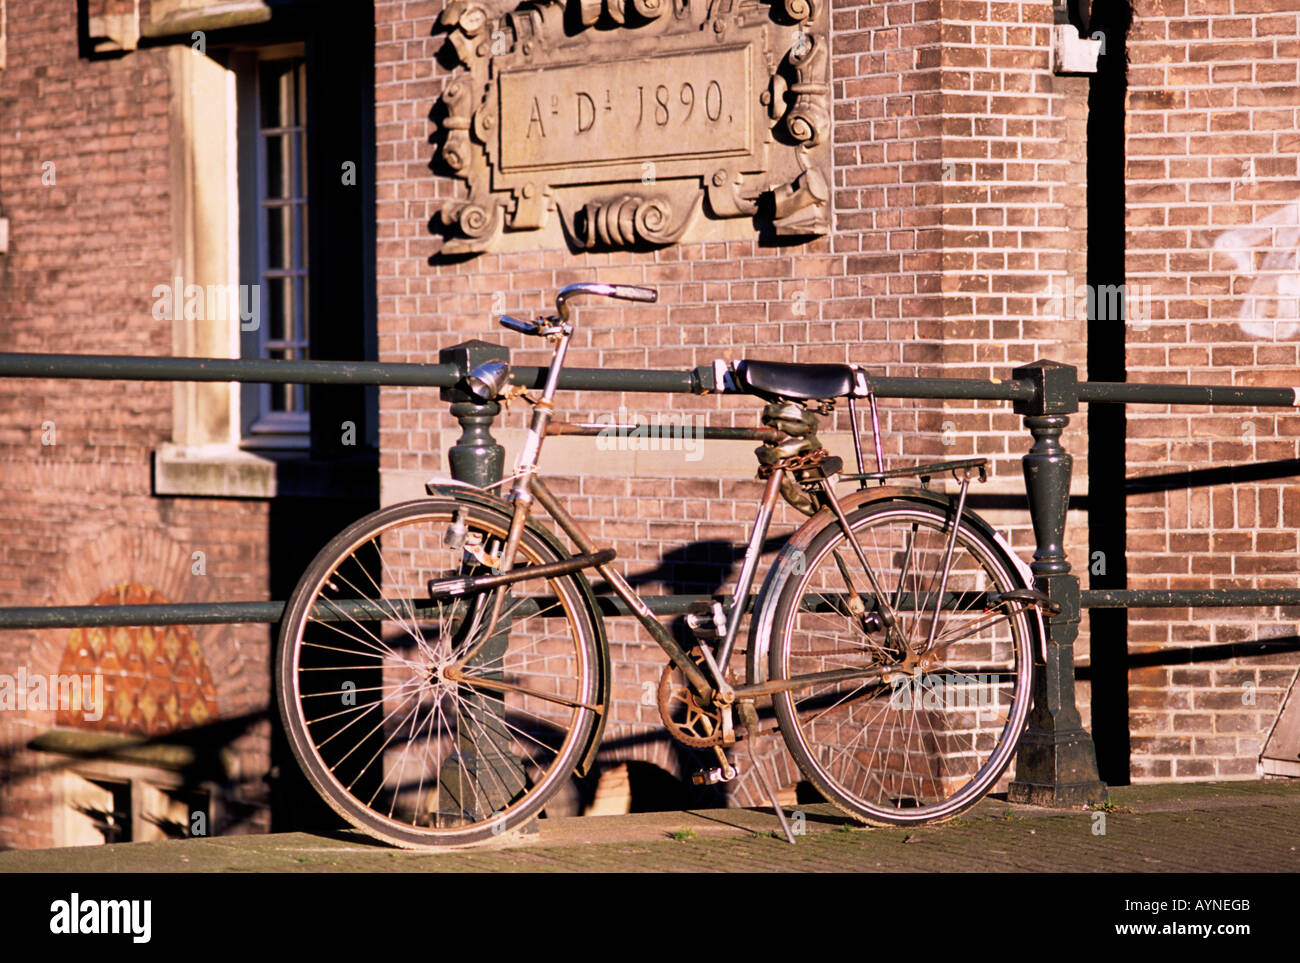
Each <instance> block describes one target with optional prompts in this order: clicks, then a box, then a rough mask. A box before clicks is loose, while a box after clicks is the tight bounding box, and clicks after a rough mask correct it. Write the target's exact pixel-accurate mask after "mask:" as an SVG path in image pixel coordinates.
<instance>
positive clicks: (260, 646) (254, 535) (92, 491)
mask: <svg viewBox="0 0 1300 963" xmlns="http://www.w3.org/2000/svg"><path fill="white" fill-rule="evenodd" d="M7 15H8V16H7V51H6V53H7V58H6V66H5V69H4V70H3V71H0V215H2V216H4V217H7V218H8V219H9V235H10V239H9V253H8V254H7V255H5V256H3V257H0V265H2V266H0V351H26V352H72V353H85V354H139V355H170V354H171V352H172V332H171V322H169V321H158V320H156V319H155V318H154V316H153V313H152V310H151V309H152V303H153V302H152V291H153V288H154V285H156V284H165V283H169V280H170V278H171V276H172V264H171V257H172V247H171V241H172V238H171V212H170V206H169V204H170V200H169V196H168V137H169V129H168V93H169V91H168V75H167V59H166V58H167V53H166V50H165V49H152V50H137V51H135V52H133V53H130V54H129V55H127V56H123V57H120V58H111V59H99V60H87V59H83V58H79V57H78V50H77V24H76V5H75V4H46V3H40V2H36V0H10V2H9V3H8V4H7ZM171 407H172V386H171V385H170V384H167V383H143V382H136V383H126V382H111V381H110V382H89V381H82V382H74V381H54V380H44V379H42V380H12V379H4V380H0V605H71V604H78V605H84V604H87V603H89V602H90V601H91V600H92V599H93V598H94V597H95V596H96V595H98V594H99V593H100V592H101V591H102V590H104V589H106V588H108V587H110V586H112V585H115V584H118V583H121V582H135V583H140V584H143V585H148V586H151V587H153V588H154V589H155V590H158V591H160V592H161V594H162V595H163V596H164V597H166V599H167V600H168V601H173V602H187V601H201V600H208V599H213V600H217V599H228V600H237V599H240V600H242V599H264V598H268V597H269V596H268V592H267V510H266V505H265V504H264V503H256V502H236V501H216V500H212V501H209V500H195V499H157V498H154V497H153V496H152V495H151V494H150V491H151V477H150V458H151V454H152V451H153V449H154V448H155V447H156V446H157V445H159V444H160V443H162V442H164V441H166V440H168V439H169V438H170V432H171V417H172V416H171ZM51 441H52V442H53V444H48V443H43V442H51ZM195 551H202V552H204V556H205V569H206V573H207V574H206V575H204V576H202V577H199V576H194V575H192V574H191V573H192V570H193V564H194V559H193V557H192V553H193V552H195ZM195 634H196V636H197V638H198V639H199V640H200V642H201V644H202V646H203V648H204V652H205V655H206V659H207V663H208V666H209V668H210V669H211V670H212V672H213V675H214V678H215V680H216V684H217V695H218V707H219V710H220V712H221V714H222V716H223V717H226V718H234V717H237V716H242V715H245V714H249V713H252V714H257V713H260V712H262V711H264V710H265V708H266V706H267V704H268V696H269V669H268V665H267V661H268V659H269V656H270V648H269V634H268V629H267V628H266V627H265V626H213V627H207V628H200V629H195ZM69 635H70V633H69V632H44V633H35V632H12V631H10V632H3V633H0V672H5V673H8V674H11V675H12V674H14V673H15V672H16V670H17V668H18V667H19V666H22V667H25V669H26V671H27V672H28V673H51V672H58V671H59V662H60V657H61V655H62V654H63V651H64V648H65V647H66V645H67V642H68V639H69ZM52 724H53V713H30V712H29V713H20V712H14V711H7V712H3V713H0V848H3V847H31V846H48V845H53V843H54V841H55V839H54V836H53V824H52V812H51V803H52V797H51V787H52V781H51V774H52V772H53V767H54V764H53V762H52V760H51V757H50V756H49V755H48V754H44V753H35V752H31V751H27V750H25V749H24V748H23V747H24V746H25V745H26V744H27V743H28V742H29V741H30V740H31V739H32V738H33V737H34V736H36V735H37V734H38V733H40V732H41V731H43V730H45V729H47V728H49V727H50V726H51V725H52ZM250 725H251V728H250V729H249V731H248V734H247V735H245V736H244V737H242V738H241V739H239V740H238V741H237V742H236V743H235V746H234V748H235V751H236V753H237V754H238V755H240V756H241V757H242V768H243V771H244V773H245V774H246V775H247V776H248V777H249V785H250V786H251V787H252V789H251V793H252V796H251V797H250V799H251V801H253V802H256V798H255V797H256V795H257V793H258V792H259V791H260V789H259V787H260V786H261V782H262V776H263V775H264V774H265V772H266V771H267V769H268V767H269V758H268V753H269V741H268V740H269V734H270V729H269V722H267V721H265V720H262V721H255V722H253V723H251V724H250ZM250 825H254V826H256V825H262V826H265V825H266V821H265V818H264V814H263V815H259V816H256V817H255V818H254V819H253V820H252V821H251V823H250Z"/></svg>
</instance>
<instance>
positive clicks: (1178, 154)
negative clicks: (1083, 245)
mask: <svg viewBox="0 0 1300 963" xmlns="http://www.w3.org/2000/svg"><path fill="white" fill-rule="evenodd" d="M1298 14H1300V4H1297V3H1295V0H1234V2H1228V0H1164V2H1159V0H1136V2H1135V3H1134V22H1133V28H1132V31H1131V34H1130V36H1129V39H1128V49H1129V62H1130V65H1131V66H1130V69H1129V81H1128V83H1129V95H1128V105H1127V109H1128V125H1127V133H1126V137H1125V150H1126V153H1127V181H1128V185H1127V205H1128V225H1127V271H1128V279H1129V282H1130V284H1133V283H1138V284H1142V285H1150V288H1151V292H1152V297H1151V303H1150V324H1149V326H1148V327H1146V328H1145V329H1142V328H1141V327H1140V326H1132V325H1131V326H1130V328H1129V334H1128V371H1129V376H1130V380H1133V381H1146V382H1160V383H1173V384H1184V383H1189V382H1199V383H1209V384H1238V385H1293V384H1295V383H1296V380H1297V379H1296V365H1297V353H1296V345H1297V336H1298V335H1300V312H1297V301H1296V298H1297V294H1298V292H1300V288H1298V287H1297V277H1300V266H1297V262H1296V257H1297V248H1298V247H1300V228H1297V226H1296V225H1297V224H1300V218H1298V216H1297V215H1298V214H1300V168H1298V167H1297V164H1298V161H1300V133H1298V130H1300V127H1298V126H1297V121H1298V120H1300V114H1298V113H1297V111H1298V109H1300V18H1298ZM1298 426H1300V421H1297V419H1296V417H1295V416H1294V415H1292V414H1289V413H1286V412H1285V411H1281V412H1279V411H1278V410H1264V409H1261V410H1250V409H1230V408H1194V407H1164V408H1161V407H1155V406H1141V407H1133V408H1130V409H1129V413H1128V438H1129V440H1128V446H1127V459H1128V464H1129V474H1130V475H1131V476H1153V477H1154V478H1155V479H1162V478H1163V479H1165V481H1166V485H1167V487H1168V490H1156V491H1148V492H1145V493H1139V494H1133V495H1130V497H1129V500H1128V514H1129V532H1130V534H1129V539H1128V548H1129V553H1130V560H1129V581H1130V587H1133V588H1194V587H1204V586H1211V587H1215V588H1252V587H1261V588H1263V587H1274V588H1281V587H1286V588H1294V587H1295V585H1296V574H1297V571H1300V562H1297V555H1296V547H1297V546H1296V525H1297V523H1300V497H1297V490H1296V486H1295V482H1294V475H1295V464H1294V459H1295V458H1296V457H1297V427H1298ZM1233 465H1236V466H1242V465H1259V466H1261V467H1263V468H1265V470H1267V471H1269V472H1270V474H1271V477H1266V478H1265V480H1261V481H1258V482H1244V483H1237V484H1222V483H1218V484H1215V483H1211V481H1212V479H1207V478H1205V477H1203V476H1202V477H1199V478H1195V477H1194V478H1190V479H1189V478H1187V477H1186V474H1185V473H1188V472H1197V471H1204V470H1205V469H1210V468H1224V467H1226V466H1233ZM1223 475H1224V473H1222V472H1221V473H1219V475H1218V478H1219V480H1220V481H1222V479H1223ZM1147 484H1148V485H1150V484H1152V483H1151V482H1147ZM1297 619H1300V612H1297V611H1296V610H1294V609H1277V608H1273V609H1267V608H1265V609H1260V608H1250V609H1240V610H1234V609H1213V610H1198V611H1196V612H1191V611H1188V610H1181V611H1170V612H1161V611H1153V610H1145V611H1135V612H1134V613H1133V614H1132V615H1131V616H1130V630H1129V633H1130V634H1129V640H1130V650H1131V651H1132V652H1133V653H1134V655H1133V660H1132V666H1133V668H1132V669H1131V670H1130V673H1129V678H1130V683H1131V690H1130V693H1131V695H1130V699H1131V715H1130V721H1131V727H1132V733H1133V735H1132V740H1133V777H1134V778H1135V779H1141V780H1150V779H1192V778H1253V777H1255V776H1256V775H1257V773H1258V771H1259V770H1258V757H1259V753H1260V750H1261V748H1262V746H1263V741H1264V739H1265V738H1266V737H1267V735H1268V733H1269V731H1270V729H1271V728H1272V726H1273V723H1274V721H1275V720H1276V718H1277V712H1278V708H1279V705H1280V704H1281V699H1282V698H1283V696H1284V695H1285V693H1286V691H1287V688H1288V686H1289V685H1290V684H1291V681H1292V680H1293V679H1294V677H1295V668H1296V665H1297V662H1298V661H1300V660H1298V659H1297V656H1296V648H1297V646H1296V644H1295V637H1296V634H1297V632H1296V630H1297Z"/></svg>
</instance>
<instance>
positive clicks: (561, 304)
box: [555, 282, 659, 321]
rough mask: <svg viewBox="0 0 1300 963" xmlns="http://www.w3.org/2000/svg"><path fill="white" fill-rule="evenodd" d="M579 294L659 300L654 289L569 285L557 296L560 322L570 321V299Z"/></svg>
mask: <svg viewBox="0 0 1300 963" xmlns="http://www.w3.org/2000/svg"><path fill="white" fill-rule="evenodd" d="M578 294H596V295H599V296H600V297H603V298H617V299H618V300H620V301H643V302H646V303H653V302H655V301H657V300H659V295H658V293H657V292H656V291H655V290H654V288H641V287H637V286H636V285H634V284H595V283H591V282H584V283H581V284H569V285H566V286H565V287H563V288H561V289H560V293H559V294H557V295H556V296H555V307H556V309H557V310H558V311H559V312H560V320H561V321H568V320H569V307H568V302H569V298H571V297H574V296H575V295H578Z"/></svg>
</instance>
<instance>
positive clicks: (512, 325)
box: [497, 314, 542, 334]
mask: <svg viewBox="0 0 1300 963" xmlns="http://www.w3.org/2000/svg"><path fill="white" fill-rule="evenodd" d="M497 320H498V321H499V322H500V323H501V326H502V327H503V328H509V329H510V330H511V331H518V332H519V333H520V334H537V333H538V332H539V331H541V330H542V329H541V326H540V325H537V324H534V323H533V322H532V321H520V320H519V319H518V318H512V317H510V316H509V315H505V314H503V315H501V317H500V318H498V319H497Z"/></svg>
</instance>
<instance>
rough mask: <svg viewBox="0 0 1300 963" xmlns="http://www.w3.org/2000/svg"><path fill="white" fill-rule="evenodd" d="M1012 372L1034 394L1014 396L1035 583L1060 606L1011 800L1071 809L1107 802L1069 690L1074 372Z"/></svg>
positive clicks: (1039, 368)
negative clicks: (1026, 443) (1064, 442)
mask: <svg viewBox="0 0 1300 963" xmlns="http://www.w3.org/2000/svg"><path fill="white" fill-rule="evenodd" d="M1013 376H1014V377H1015V378H1017V379H1020V380H1024V381H1031V382H1033V384H1034V385H1035V387H1036V389H1037V390H1036V392H1035V395H1034V397H1033V399H1031V400H1029V401H1023V402H1021V401H1018V402H1016V403H1015V410H1016V412H1017V413H1018V414H1021V415H1024V416H1025V427H1027V428H1028V429H1029V431H1030V434H1032V435H1033V438H1034V444H1033V447H1032V448H1030V450H1029V452H1028V453H1027V454H1026V455H1025V456H1024V459H1023V461H1022V467H1023V470H1024V474H1025V489H1026V491H1027V493H1028V495H1029V511H1030V515H1031V517H1032V519H1033V524H1034V537H1035V539H1036V541H1037V543H1038V546H1037V549H1036V551H1035V552H1034V561H1033V565H1032V568H1033V571H1034V576H1035V578H1034V585H1035V587H1036V588H1037V589H1039V590H1040V591H1042V592H1045V593H1046V594H1047V595H1048V596H1049V597H1050V598H1051V599H1052V600H1053V601H1054V602H1059V603H1060V605H1061V611H1060V612H1059V613H1057V614H1056V615H1055V616H1051V617H1049V618H1046V619H1045V623H1046V628H1047V662H1046V664H1045V665H1035V667H1034V705H1033V708H1032V709H1031V710H1030V714H1029V727H1028V729H1027V731H1026V732H1025V734H1024V737H1023V738H1022V739H1021V742H1020V748H1019V750H1018V752H1017V754H1016V778H1015V781H1014V782H1013V783H1012V784H1011V786H1010V789H1009V791H1008V798H1009V799H1011V800H1012V801H1013V802H1022V803H1031V804H1033V805H1037V806H1053V807H1057V808H1073V807H1076V806H1085V805H1089V804H1094V803H1100V802H1103V801H1105V799H1106V786H1105V785H1104V784H1103V783H1102V781H1101V780H1100V778H1098V775H1097V752H1096V750H1095V749H1094V747H1093V744H1092V736H1091V735H1090V734H1089V733H1088V731H1087V730H1086V729H1084V728H1083V720H1082V719H1081V718H1080V716H1079V709H1078V706H1077V704H1076V702H1075V694H1074V640H1075V638H1076V637H1077V636H1078V634H1079V579H1078V577H1077V576H1075V575H1073V574H1072V573H1071V572H1070V563H1069V560H1068V559H1067V558H1066V554H1065V520H1066V510H1067V508H1068V507H1069V501H1070V473H1071V470H1072V468H1073V464H1074V459H1073V458H1072V457H1071V456H1070V455H1069V453H1068V452H1066V450H1065V449H1064V448H1063V447H1062V446H1061V432H1062V431H1064V430H1065V427H1066V425H1068V424H1069V423H1070V419H1069V417H1068V415H1070V414H1072V413H1073V412H1075V411H1078V410H1079V394H1078V371H1077V369H1075V368H1074V367H1073V366H1071V365H1063V364H1057V363H1056V362H1054V361H1035V362H1034V363H1033V364H1031V365H1026V366H1024V367H1021V368H1017V369H1015V371H1014V372H1013Z"/></svg>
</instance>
